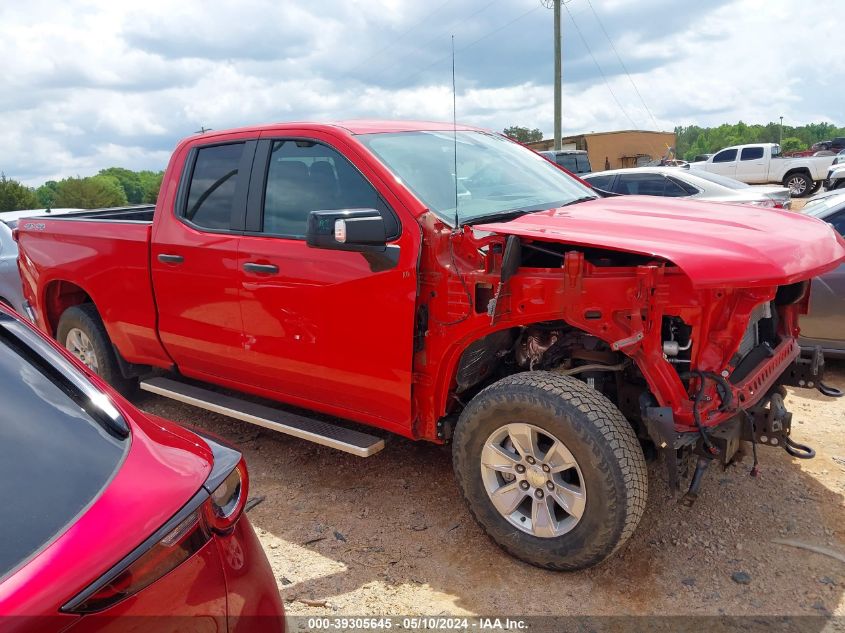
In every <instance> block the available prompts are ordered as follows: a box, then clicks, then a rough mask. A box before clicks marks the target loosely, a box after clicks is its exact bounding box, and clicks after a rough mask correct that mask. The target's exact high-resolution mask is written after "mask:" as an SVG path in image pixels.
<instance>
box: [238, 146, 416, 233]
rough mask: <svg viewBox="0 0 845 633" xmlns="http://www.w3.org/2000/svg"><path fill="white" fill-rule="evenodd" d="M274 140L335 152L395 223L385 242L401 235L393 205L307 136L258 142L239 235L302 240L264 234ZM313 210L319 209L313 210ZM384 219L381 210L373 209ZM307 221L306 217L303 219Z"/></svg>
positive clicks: (361, 174) (359, 172) (355, 168)
mask: <svg viewBox="0 0 845 633" xmlns="http://www.w3.org/2000/svg"><path fill="white" fill-rule="evenodd" d="M277 141H294V142H297V141H304V142H307V143H314V144H315V145H323V146H325V147H328V148H329V149H330V150H332V151H334V152H336V153H337V154H338V155H339V156H341V157H342V158H343V159H344V160H345V161H346V162H347V163H349V165H350V166H351V167H352V168H353V169H354V170H355V171H356V172H358V174H359V175H360V176H361V178H362V179H363V180H364V182H366V183H367V184H368V185H369V186H370V187H372V189H373V191H374V192H375V193H376V196H377V197H378V199H379V200H380V201H381V203H382V204H383V205H384V208H385V209H386V210H387V213H389V214H390V215H391V216H392V217H393V219H394V220H395V221H396V232H395V233H394V234H393V235H388V236H387V241H388V242H395V241H396V240H398V239H399V238H400V237H401V236H402V219H401V218H400V217H399V214H398V213H396V210H395V209H394V208H393V206H392V205H391V204H390V203H389V202H388V201H387V200H386V199H385V197H384V196H383V195H382V194H381V192H380V191H379V188H378V187H376V186H375V185H374V184H373V181H372V180H370V179H369V178H367V176H366V174H364V172H362V171H361V170H360V169H359V168H358V166H357V165H356V164H355V163H354V162H353V161H352V160H351V159H350V158H349V156H347V155H346V154H345V153H344V152H342V151H341V150H340V149H338V148H337V147H335V146H334V145H332V144H331V143H328V142H326V141H324V140H320V139H316V138H312V137H308V136H299V135H294V136H275V135H274V136H266V137H262V138H261V139H260V140H259V141H258V147H257V149H256V151H255V159H254V161H253V168H252V175H251V177H250V182H249V196H248V198H247V208H246V220H245V223H244V229H243V234H244V235H250V236H254V237H272V238H277V239H285V240H296V241H299V242H304V241H305V235H293V234H285V233H266V232H265V231H264V230H263V228H264V200H265V194H266V190H267V176H268V175H269V173H270V157H271V155H272V149H273V144H274V143H276V142H277ZM314 210H315V211H317V210H319V209H314ZM376 211H378V212H379V213H380V214H381V215H382V217H383V218H384V217H385V216H384V211H383V210H382V209H376ZM385 219H386V218H385ZM306 222H307V218H306Z"/></svg>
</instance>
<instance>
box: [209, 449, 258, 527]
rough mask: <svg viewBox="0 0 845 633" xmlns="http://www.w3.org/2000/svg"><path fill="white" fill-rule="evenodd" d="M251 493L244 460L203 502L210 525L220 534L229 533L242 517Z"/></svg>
mask: <svg viewBox="0 0 845 633" xmlns="http://www.w3.org/2000/svg"><path fill="white" fill-rule="evenodd" d="M248 494H249V475H248V473H247V470H246V463H245V462H244V460H241V461H240V462H238V465H237V466H236V467H235V469H234V470H233V471H232V472H231V473H229V476H228V477H226V479H224V480H223V483H222V484H220V485H219V486H217V488H216V489H215V490H214V492H212V493H211V498H210V499H209V500H208V501H207V502H206V503H205V504H203V514H204V516H205V522H206V524H207V525H208V527H209V528H210V529H211V530H212V531H214V532H217V533H218V534H229V533H231V532H232V530H233V529H235V523H237V522H238V519H239V518H240V517H241V514H242V513H243V511H244V506H245V505H246V500H247V496H248Z"/></svg>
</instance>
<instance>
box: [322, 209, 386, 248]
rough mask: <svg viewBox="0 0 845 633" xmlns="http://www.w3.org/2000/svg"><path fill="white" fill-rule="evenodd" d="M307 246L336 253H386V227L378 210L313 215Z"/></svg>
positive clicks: (349, 210) (343, 211) (327, 212)
mask: <svg viewBox="0 0 845 633" xmlns="http://www.w3.org/2000/svg"><path fill="white" fill-rule="evenodd" d="M305 243H306V244H308V246H310V247H312V248H326V249H331V250H337V251H361V252H366V251H369V252H373V251H383V250H384V249H385V246H386V244H387V227H386V226H385V224H384V218H383V217H382V215H381V213H379V212H378V211H377V210H375V209H337V210H332V211H312V212H311V213H310V214H309V216H308V228H307V229H306V232H305Z"/></svg>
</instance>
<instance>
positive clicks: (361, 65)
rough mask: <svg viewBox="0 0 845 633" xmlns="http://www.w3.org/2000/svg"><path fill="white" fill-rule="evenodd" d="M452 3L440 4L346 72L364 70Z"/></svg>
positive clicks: (447, 1) (448, 1)
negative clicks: (370, 62) (372, 61)
mask: <svg viewBox="0 0 845 633" xmlns="http://www.w3.org/2000/svg"><path fill="white" fill-rule="evenodd" d="M450 2H452V0H446V2H444V3H442V4H440V5H438V6H437V8H436V9H435V10H434V11H429V12H428V13H426V14H425V15H424V16H423V17H421V18H420V19H419V20H417V21H416V22H413V23H412V24H411V26H410V27H408V28H407V29H405V30H404V31H402V32H401V33H400V34H399V35H397V36H396V37H395V38H393V39H392V40H391V41H390V42H388V43H387V44H386V45H385V46H383V47H381V48H380V49H378V50H377V51H376V52H375V53H373V54H372V55H370V56H369V57H367V58H366V59H364V60H363V61H361V62H360V63H358V64H355V66H353V67H352V68H350V69H349V70H347V71H346V72H347V73H350V74H351V73H354V72H355V71H356V70H359V69H361V68H363V67H364V66H366V64H367V63H368V62H369V61H371V60H373V59H375V58H376V57H378V56H379V55H381V54H382V53H383V52H385V51H386V50H387V49H389V48H390V47H392V46H393V45H394V44H396V43H397V42H398V41H399V40H400V39H402V38H403V37H405V36H406V35H407V34H408V33H410V32H411V31H413V30H414V29H415V28H417V27H418V26H420V25H421V24H422V23H423V22H425V21H426V20H428V19H429V18H430V17H431V16H433V15H434V14H435V13H437V12H439V11H440V9H442V8H443V7H445V6H446V5H447V4H449V3H450Z"/></svg>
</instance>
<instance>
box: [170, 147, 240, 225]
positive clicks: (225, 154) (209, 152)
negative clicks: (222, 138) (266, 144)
mask: <svg viewBox="0 0 845 633" xmlns="http://www.w3.org/2000/svg"><path fill="white" fill-rule="evenodd" d="M243 151H244V144H243V143H233V144H231V145H216V146H214V147H203V148H201V149H200V150H199V151H198V152H197V160H196V162H195V163H194V171H193V173H192V174H191V184H190V186H189V189H188V203H187V204H186V205H185V212H184V214H183V217H184V218H185V219H186V220H188V221H189V222H192V223H193V224H196V225H197V226H200V227H203V228H207V229H228V228H230V227H231V222H232V205H233V204H234V201H235V186H236V184H237V182H238V165H239V164H240V162H241V154H243Z"/></svg>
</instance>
